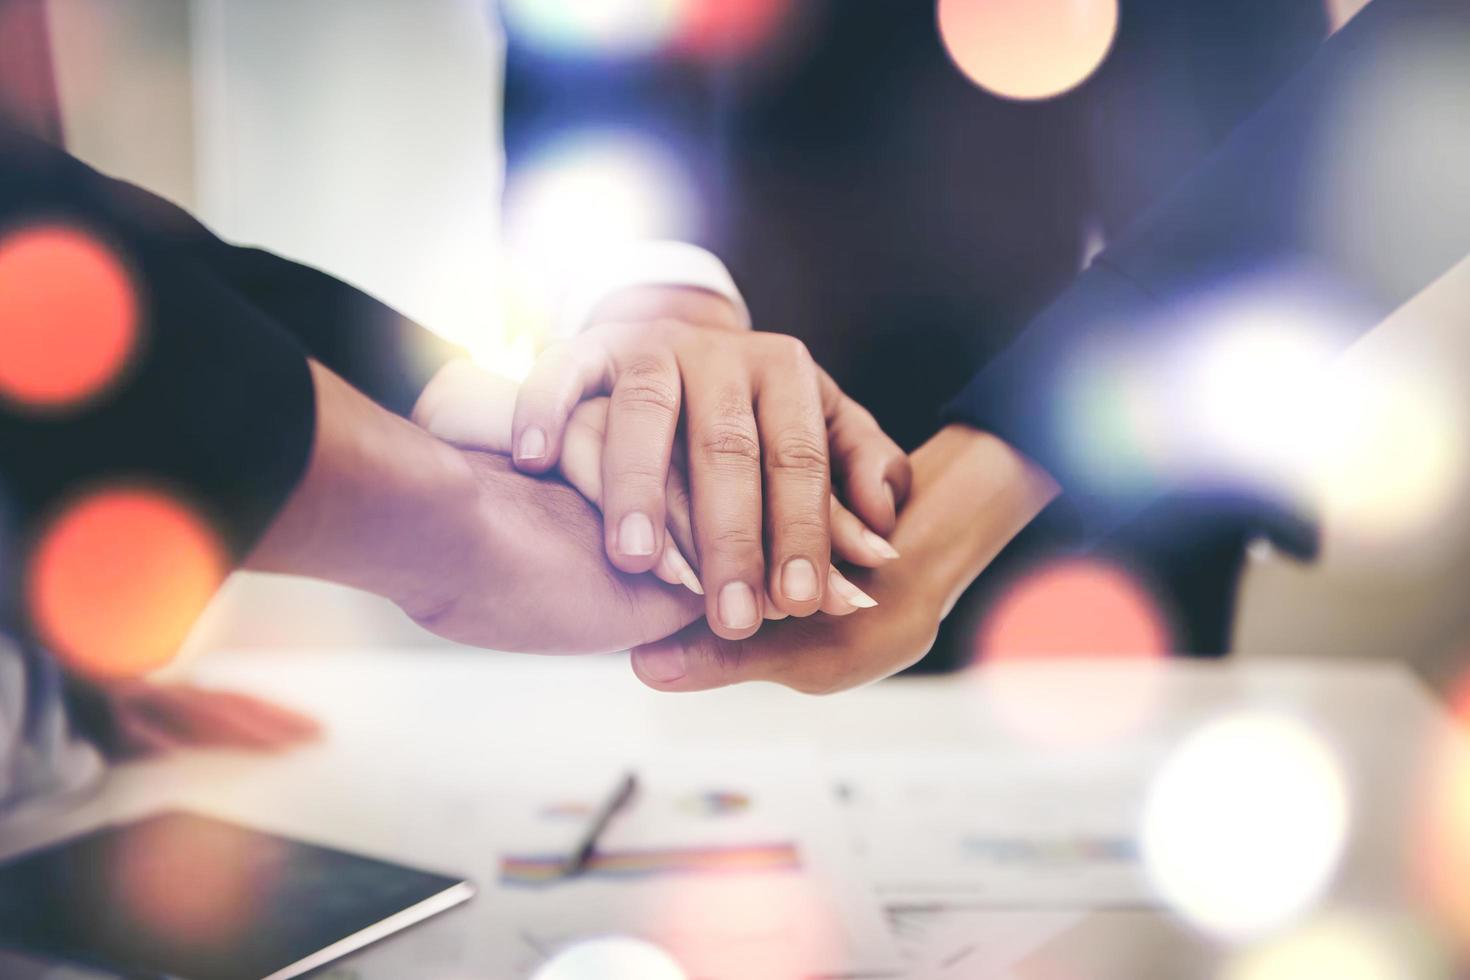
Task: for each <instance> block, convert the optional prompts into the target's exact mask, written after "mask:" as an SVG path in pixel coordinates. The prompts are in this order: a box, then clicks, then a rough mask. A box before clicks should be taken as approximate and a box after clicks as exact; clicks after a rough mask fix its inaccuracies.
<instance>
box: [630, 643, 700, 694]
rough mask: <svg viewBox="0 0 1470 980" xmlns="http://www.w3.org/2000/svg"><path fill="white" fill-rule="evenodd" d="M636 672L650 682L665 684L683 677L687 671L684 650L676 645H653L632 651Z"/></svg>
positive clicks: (686, 659)
mask: <svg viewBox="0 0 1470 980" xmlns="http://www.w3.org/2000/svg"><path fill="white" fill-rule="evenodd" d="M633 660H634V662H635V664H636V665H637V667H638V672H639V673H640V674H643V675H644V676H645V677H648V678H649V679H650V680H655V681H658V682H659V683H660V684H667V683H670V682H671V681H676V680H678V679H679V678H681V677H683V676H684V674H685V673H687V672H688V670H689V663H688V658H687V657H686V656H685V655H684V648H683V647H682V646H680V645H679V644H678V643H655V644H652V645H650V646H646V647H639V648H638V649H637V650H634V651H633Z"/></svg>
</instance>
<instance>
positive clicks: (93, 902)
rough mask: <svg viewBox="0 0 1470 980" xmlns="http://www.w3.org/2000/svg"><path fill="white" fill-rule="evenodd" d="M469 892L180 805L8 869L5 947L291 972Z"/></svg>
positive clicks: (457, 884)
mask: <svg viewBox="0 0 1470 980" xmlns="http://www.w3.org/2000/svg"><path fill="white" fill-rule="evenodd" d="M472 894H473V889H472V887H471V886H470V885H469V884H468V883H466V882H464V881H462V880H461V879H458V878H453V877H445V876H443V875H437V874H431V873H429V872H425V871H416V870H413V869H411V868H405V867H402V866H400V865H396V864H390V863H387V862H385V861H379V860H375V859H373V858H368V857H362V856H360V855H356V854H349V853H346V852H344V851H338V850H333V849H331V848H326V847H319V846H316V845H313V844H305V843H302V842H300V841H294V840H290V839H287V838H284V837H276V836H274V835H271V834H264V833H260V832H258V831H254V830H249V829H247V828H245V827H240V826H237V825H235V824H231V823H227V822H225V821H222V820H216V819H213V818H210V817H202V816H198V815H195V814H189V813H180V812H171V813H164V814H160V815H157V816H154V817H150V818H148V819H146V820H141V821H139V822H137V823H131V824H126V825H122V826H116V827H105V828H103V829H101V830H98V831H96V832H94V833H91V834H88V835H86V836H84V837H79V838H76V839H73V840H69V841H65V842H63V843H61V844H58V845H55V846H53V847H50V848H47V849H44V850H40V851H35V852H32V853H30V854H26V855H22V856H20V857H18V858H15V859H13V860H11V861H10V862H8V863H6V864H4V865H0V945H8V946H11V947H14V948H17V949H21V950H25V951H28V952H31V953H35V954H39V955H42V956H46V957H53V958H56V959H62V960H70V961H73V962H77V963H85V964H90V965H94V966H99V967H104V968H106V969H108V970H112V971H116V972H123V973H128V974H130V975H131V974H144V975H149V974H163V975H167V976H174V977H185V978H188V980H237V978H238V980H245V978H249V980H263V978H270V980H286V978H289V977H294V976H299V975H301V974H302V973H305V972H307V971H308V970H313V969H316V968H318V967H320V966H322V965H323V964H325V963H327V962H330V961H331V960H333V959H336V958H337V957H339V956H344V955H346V954H347V953H350V952H352V951H353V950H355V949H358V948H361V947H362V946H365V945H367V944H368V943H371V942H374V941H376V940H378V939H381V938H383V937H384V936H386V935H389V934H391V933H393V932H396V931H398V930H400V929H404V928H407V927H408V926H410V925H412V924H414V923H415V922H418V921H421V920H423V919H425V918H427V917H428V916H430V915H433V914H435V913H436V912H440V911H443V910H444V909H447V908H450V907H452V906H454V905H457V904H459V903H460V902H463V901H466V900H468V899H469V898H470V896H471V895H472Z"/></svg>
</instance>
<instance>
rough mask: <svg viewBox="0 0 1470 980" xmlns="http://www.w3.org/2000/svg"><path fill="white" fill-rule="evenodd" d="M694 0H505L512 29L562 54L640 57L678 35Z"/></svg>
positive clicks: (507, 21) (505, 13)
mask: <svg viewBox="0 0 1470 980" xmlns="http://www.w3.org/2000/svg"><path fill="white" fill-rule="evenodd" d="M689 3H690V0H505V2H504V3H503V4H502V5H501V14H502V16H503V17H504V20H505V27H506V30H507V32H508V33H510V34H511V35H513V36H515V37H517V38H519V39H521V40H524V41H526V42H528V43H530V44H532V45H534V46H535V47H537V48H540V49H542V50H544V51H548V52H551V53H554V54H560V55H602V56H606V57H634V56H638V55H643V54H648V53H651V52H653V51H657V50H658V49H660V48H663V47H665V46H667V45H668V44H670V43H671V42H672V41H673V40H674V38H675V37H676V36H677V35H678V33H679V31H680V27H681V22H682V20H683V17H684V13H685V8H686V7H687V6H688V5H689Z"/></svg>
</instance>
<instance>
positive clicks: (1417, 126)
mask: <svg viewBox="0 0 1470 980" xmlns="http://www.w3.org/2000/svg"><path fill="white" fill-rule="evenodd" d="M1467 51H1470V4H1466V3H1465V2H1464V0H1374V2H1373V3H1371V4H1370V5H1369V6H1368V7H1367V8H1366V10H1364V12H1363V13H1361V14H1359V15H1358V17H1357V18H1355V19H1354V20H1353V21H1352V22H1351V23H1349V24H1348V25H1347V26H1346V27H1345V28H1344V29H1343V30H1342V31H1340V32H1339V33H1338V34H1337V35H1335V36H1334V37H1332V38H1331V39H1329V40H1328V41H1327V42H1326V43H1325V44H1324V45H1323V46H1322V48H1321V49H1320V51H1319V52H1318V53H1317V55H1316V56H1315V57H1314V58H1313V59H1312V60H1311V61H1310V62H1309V63H1308V64H1307V65H1306V66H1305V67H1304V68H1303V69H1302V70H1301V71H1300V72H1298V73H1297V74H1296V75H1295V76H1294V77H1293V78H1292V79H1291V80H1290V81H1289V82H1287V83H1286V84H1285V85H1284V86H1283V87H1282V89H1281V90H1280V91H1278V92H1277V93H1276V95H1275V96H1273V97H1272V99H1271V100H1270V101H1269V102H1267V103H1266V105H1265V106H1264V107H1263V108H1262V109H1261V110H1259V111H1258V112H1256V113H1255V114H1254V115H1253V116H1251V117H1250V118H1249V119H1248V120H1247V121H1246V122H1245V123H1243V124H1242V125H1241V126H1240V127H1238V128H1237V129H1236V131H1235V132H1234V133H1233V134H1232V135H1231V136H1230V138H1229V139H1228V140H1227V141H1226V143H1225V144H1224V145H1223V146H1222V147H1221V149H1220V150H1219V151H1217V152H1216V153H1215V154H1213V155H1212V156H1211V157H1210V159H1209V160H1208V161H1207V162H1206V163H1205V164H1204V165H1203V166H1202V167H1200V168H1199V169H1198V170H1196V171H1195V172H1194V173H1193V174H1192V175H1190V176H1189V177H1188V178H1187V179H1186V180H1185V181H1183V182H1182V184H1181V185H1179V186H1178V187H1177V188H1176V189H1175V190H1174V191H1173V192H1171V193H1170V194H1169V195H1167V196H1166V197H1165V198H1164V199H1163V200H1162V201H1161V202H1160V203H1159V204H1158V205H1156V206H1154V207H1153V208H1152V209H1150V210H1149V211H1147V212H1145V214H1144V215H1143V216H1142V217H1140V218H1139V219H1138V220H1137V221H1136V222H1135V223H1134V224H1133V225H1132V227H1131V228H1130V229H1129V230H1128V231H1127V232H1126V233H1125V234H1124V235H1123V237H1122V238H1121V239H1120V240H1118V241H1117V243H1116V244H1114V245H1112V246H1111V247H1109V248H1108V249H1107V250H1105V251H1104V252H1103V253H1102V254H1101V256H1099V258H1098V259H1097V261H1095V262H1094V263H1093V265H1092V266H1091V267H1090V268H1089V269H1088V271H1086V272H1085V273H1083V274H1082V275H1081V276H1080V277H1078V278H1077V279H1076V280H1075V282H1074V283H1073V284H1072V286H1071V287H1069V288H1068V289H1067V290H1065V291H1064V292H1063V293H1062V294H1061V295H1060V296H1059V297H1058V298H1057V299H1056V300H1055V302H1053V303H1052V304H1051V306H1050V307H1049V308H1048V309H1046V310H1045V311H1044V312H1043V313H1042V314H1041V315H1040V316H1039V317H1038V318H1037V319H1035V320H1034V321H1033V322H1032V323H1031V324H1030V325H1029V326H1028V327H1027V329H1026V330H1024V331H1023V332H1022V334H1021V335H1020V336H1019V337H1018V338H1017V340H1016V341H1015V342H1014V343H1013V344H1012V345H1011V346H1010V347H1009V348H1007V349H1006V350H1005V351H1004V352H1002V354H1001V355H1000V356H999V357H997V358H996V359H995V360H994V361H992V362H991V363H990V364H988V365H987V366H986V367H985V369H984V370H982V371H981V372H980V373H979V374H978V375H976V376H975V377H974V378H973V379H972V381H971V382H970V383H969V385H968V386H967V387H966V388H965V390H964V391H963V392H962V393H961V394H960V395H959V396H958V397H957V398H956V399H955V400H954V401H953V402H952V403H951V404H950V406H949V407H948V409H947V412H946V415H947V417H948V418H949V419H950V420H953V421H961V422H966V423H969V424H972V425H975V426H978V427H981V428H985V429H988V430H990V431H993V432H995V433H997V434H998V435H1000V436H1002V437H1003V438H1005V439H1007V440H1008V441H1010V442H1011V443H1013V444H1014V445H1016V446H1017V447H1019V448H1020V449H1022V450H1023V451H1024V452H1026V453H1027V454H1029V455H1030V456H1031V457H1033V458H1034V459H1035V460H1037V461H1038V462H1039V463H1040V464H1041V465H1042V466H1043V467H1045V468H1046V469H1047V470H1049V471H1050V472H1051V473H1052V475H1053V476H1054V477H1055V478H1056V479H1057V480H1058V481H1059V482H1060V483H1061V484H1062V486H1063V487H1064V488H1065V489H1066V490H1067V491H1068V492H1069V494H1070V496H1071V497H1072V498H1073V501H1074V503H1075V504H1076V505H1077V506H1078V508H1079V509H1080V510H1081V511H1082V512H1083V513H1084V515H1085V516H1086V517H1087V518H1088V520H1089V521H1090V522H1092V524H1093V526H1094V527H1095V528H1096V529H1097V530H1099V531H1102V530H1106V529H1109V528H1111V527H1114V526H1117V525H1119V524H1121V523H1122V522H1124V521H1125V520H1126V519H1127V518H1128V517H1130V516H1132V515H1133V514H1134V513H1136V512H1137V511H1138V510H1140V509H1141V508H1142V507H1143V506H1144V505H1145V504H1146V503H1147V502H1148V501H1150V500H1152V499H1154V498H1155V497H1157V496H1160V495H1163V494H1165V493H1168V492H1172V491H1179V490H1184V491H1188V490H1189V489H1191V488H1185V487H1178V486H1171V485H1169V484H1168V481H1165V480H1161V479H1156V478H1154V477H1152V476H1151V475H1150V474H1149V473H1148V472H1145V470H1144V469H1143V468H1141V467H1140V468H1135V469H1131V470H1130V471H1128V472H1118V471H1117V469H1116V466H1114V467H1112V468H1110V467H1109V466H1108V465H1103V466H1098V465H1097V463H1098V461H1097V459H1096V458H1095V457H1094V456H1093V455H1092V448H1093V447H1090V446H1088V445H1087V444H1086V440H1085V439H1079V438H1077V434H1076V430H1077V427H1076V425H1075V420H1076V418H1077V413H1078V412H1079V406H1078V403H1077V400H1076V398H1075V396H1076V394H1077V388H1076V385H1075V381H1076V379H1078V378H1081V377H1087V376H1089V375H1091V376H1093V377H1094V380H1096V378H1097V375H1098V372H1099V370H1101V371H1103V373H1104V375H1105V374H1106V370H1107V369H1106V368H1105V367H1101V365H1102V364H1103V363H1104V362H1102V361H1101V360H1100V355H1101V354H1105V353H1106V352H1111V351H1121V350H1130V349H1131V350H1150V349H1155V350H1157V349H1159V348H1161V347H1162V346H1163V345H1164V344H1165V342H1167V343H1169V344H1177V343H1187V342H1188V339H1189V337H1188V333H1187V332H1188V331H1189V330H1191V329H1194V325H1193V324H1192V323H1191V321H1190V319H1189V318H1187V317H1180V316H1173V315H1171V313H1173V312H1177V311H1181V310H1184V309H1186V308H1187V307H1188V304H1189V302H1190V301H1191V299H1194V298H1197V297H1199V296H1200V295H1202V294H1204V293H1207V292H1208V291H1210V290H1212V289H1217V288H1220V287H1222V286H1225V285H1228V284H1230V283H1235V282H1241V281H1250V280H1252V279H1253V278H1254V277H1257V276H1261V275H1271V274H1275V273H1279V272H1282V271H1287V270H1298V271H1301V270H1305V271H1307V272H1308V274H1309V275H1310V277H1311V279H1312V281H1313V282H1314V283H1315V284H1316V286H1317V288H1318V289H1320V290H1322V291H1323V293H1324V294H1326V295H1330V296H1334V297H1335V298H1336V299H1338V300H1342V301H1343V302H1341V303H1340V304H1339V305H1338V307H1337V310H1336V313H1337V315H1336V317H1335V327H1336V328H1337V329H1338V331H1339V333H1338V336H1337V339H1338V340H1339V341H1340V342H1341V343H1342V344H1343V345H1346V344H1347V343H1349V342H1351V340H1352V339H1353V338H1355V337H1356V336H1358V335H1360V334H1361V333H1363V332H1365V331H1367V330H1369V329H1371V328H1372V327H1373V326H1375V325H1376V324H1377V323H1379V322H1380V321H1381V320H1382V319H1383V318H1384V317H1385V316H1387V315H1388V314H1389V313H1390V312H1392V311H1393V310H1394V309H1396V308H1397V307H1398V306H1400V305H1402V304H1403V303H1404V302H1405V301H1407V300H1408V299H1409V298H1410V297H1412V296H1413V295H1414V294H1415V293H1417V292H1419V291H1420V290H1422V289H1423V288H1424V287H1425V286H1427V285H1428V284H1429V283H1430V282H1432V281H1433V280H1434V279H1435V278H1437V277H1438V276H1440V275H1441V274H1442V273H1444V272H1445V271H1446V270H1447V269H1449V268H1450V267H1451V266H1453V265H1454V264H1455V263H1457V262H1458V261H1459V260H1460V259H1462V258H1464V257H1465V256H1466V255H1467V254H1470V112H1466V111H1465V110H1464V107H1465V105H1466V104H1467V101H1470V71H1467V70H1466V61H1465V52H1467ZM1324 190H1325V191H1326V192H1328V195H1329V196H1328V197H1326V198H1324ZM1324 200H1326V201H1327V202H1328V203H1327V204H1325V205H1324ZM1101 380H1102V383H1103V384H1104V385H1106V384H1107V382H1108V379H1107V378H1106V377H1105V376H1104V377H1103V378H1102V379H1101ZM1114 380H1115V381H1117V382H1118V383H1119V384H1123V383H1124V381H1123V379H1114ZM1144 380H1145V384H1160V379H1157V378H1153V379H1144ZM1080 410H1081V411H1084V412H1085V408H1084V409H1080ZM1114 462H1115V463H1116V462H1117V461H1114ZM1122 465H1123V466H1124V467H1125V468H1126V467H1127V464H1126V461H1124V463H1123V464H1122Z"/></svg>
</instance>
